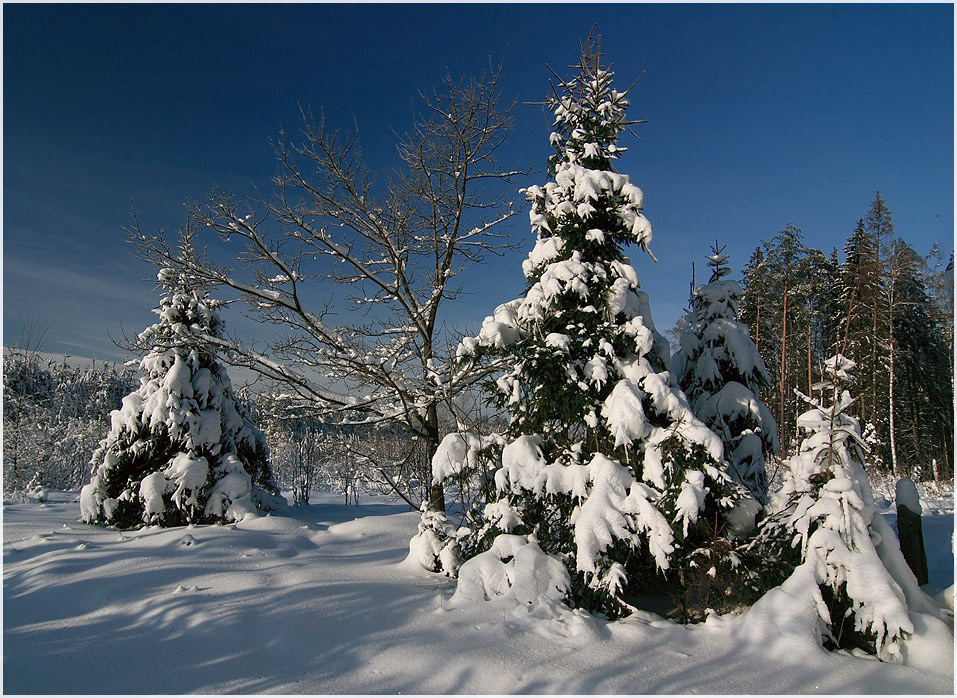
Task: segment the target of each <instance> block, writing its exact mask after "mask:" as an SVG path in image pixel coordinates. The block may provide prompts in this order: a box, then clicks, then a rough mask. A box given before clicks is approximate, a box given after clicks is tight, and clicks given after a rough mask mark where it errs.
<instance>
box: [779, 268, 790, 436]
mask: <svg viewBox="0 0 957 698" xmlns="http://www.w3.org/2000/svg"><path fill="white" fill-rule="evenodd" d="M789 271H790V270H789V269H787V268H785V271H784V306H783V310H782V313H781V377H780V384H779V387H778V390H779V391H780V395H779V397H780V404H779V407H778V425H779V428H784V405H785V400H786V395H785V392H784V386H785V383H786V375H785V374H786V371H787V356H788V282H789V281H790V279H789V278H788V277H789Z"/></svg>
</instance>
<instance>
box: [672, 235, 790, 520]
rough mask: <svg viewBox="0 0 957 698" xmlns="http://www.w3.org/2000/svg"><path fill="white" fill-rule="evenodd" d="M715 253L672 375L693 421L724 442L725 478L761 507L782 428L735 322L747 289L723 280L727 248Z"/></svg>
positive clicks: (752, 350)
mask: <svg viewBox="0 0 957 698" xmlns="http://www.w3.org/2000/svg"><path fill="white" fill-rule="evenodd" d="M711 252H712V254H711V255H710V256H709V257H708V266H709V267H710V268H711V279H710V281H709V283H707V284H705V285H702V286H699V287H698V288H696V289H695V290H694V293H693V296H692V300H691V306H692V307H691V312H690V313H689V324H688V328H687V330H686V331H685V332H684V333H682V336H681V348H680V349H679V351H678V352H677V354H675V356H674V358H673V360H672V370H673V371H674V374H675V377H676V378H677V380H678V384H679V385H680V386H681V389H682V390H683V391H684V393H685V395H686V396H687V397H688V401H689V402H690V403H691V408H692V409H693V410H694V413H695V415H696V416H697V417H698V418H699V419H700V420H701V421H703V422H704V423H705V424H707V425H708V426H709V427H710V428H711V429H712V430H713V431H714V432H715V433H716V434H717V435H718V436H719V437H721V441H722V442H723V443H724V454H725V458H726V459H727V462H728V474H729V475H730V476H731V477H732V479H733V480H734V481H735V482H737V483H738V484H740V485H743V486H744V487H745V488H747V489H748V491H749V492H751V495H752V496H753V497H754V498H755V499H757V500H758V501H760V502H762V503H763V502H765V501H766V499H767V489H768V476H767V471H766V469H765V454H773V453H777V451H778V435H777V425H776V424H775V422H774V417H772V416H771V412H770V411H769V410H768V408H767V406H766V405H765V404H764V403H763V402H762V401H761V399H760V398H759V397H758V394H759V391H760V390H761V389H763V388H767V387H769V386H770V378H769V377H768V372H767V369H766V368H765V365H764V360H763V359H762V358H761V355H760V354H759V353H758V350H757V348H756V347H755V346H754V342H753V341H751V336H750V334H749V333H748V328H747V327H746V326H745V325H743V324H741V323H740V322H738V320H737V317H738V306H739V304H740V301H741V296H742V295H743V291H742V290H741V287H740V286H739V285H738V282H737V281H732V280H730V279H727V278H726V277H727V276H728V275H729V274H730V273H731V268H730V267H729V266H728V256H727V255H726V254H724V247H718V243H717V242H715V244H714V246H713V247H712V248H711Z"/></svg>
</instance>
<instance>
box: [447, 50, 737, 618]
mask: <svg viewBox="0 0 957 698" xmlns="http://www.w3.org/2000/svg"><path fill="white" fill-rule="evenodd" d="M549 105H550V107H551V108H552V109H553V111H554V114H555V132H554V133H552V134H551V139H550V140H551V144H552V145H553V146H554V147H555V149H556V152H555V153H554V154H553V155H552V156H551V157H550V158H549V173H550V175H552V181H549V182H548V183H547V184H545V185H544V186H532V187H529V188H528V189H527V190H526V191H525V193H526V195H527V197H528V199H529V201H530V202H531V204H532V208H531V212H530V219H531V225H532V228H533V230H534V232H535V233H536V234H537V240H536V243H535V246H534V248H533V249H532V251H531V252H530V254H529V256H528V259H527V260H526V261H525V262H524V263H523V271H524V273H525V276H526V278H527V279H528V291H527V293H526V294H525V296H524V297H522V298H518V299H516V300H514V301H511V302H509V303H505V304H503V305H501V306H499V307H498V308H496V310H495V312H494V314H493V315H492V316H490V317H488V318H486V320H485V322H484V323H483V325H482V329H481V331H480V333H479V334H478V336H476V337H471V338H466V339H465V340H463V342H462V344H461V346H460V348H459V351H458V355H459V360H460V361H462V362H488V363H489V364H490V365H491V366H493V367H497V368H498V369H499V377H498V378H497V380H496V381H494V384H493V385H492V386H491V395H492V400H493V402H494V403H495V404H496V406H498V407H499V408H501V409H503V410H504V411H506V412H507V413H508V414H509V416H510V422H509V424H508V427H507V429H506V430H505V433H504V434H503V436H504V444H503V446H502V448H501V461H500V464H499V465H500V467H499V468H498V470H497V471H496V472H495V473H494V493H493V496H491V497H490V498H489V499H488V500H487V501H486V503H485V506H484V508H483V509H482V511H481V512H479V513H478V514H477V515H476V517H475V520H476V525H475V528H474V530H473V531H472V533H471V534H470V535H468V536H466V537H464V538H460V539H459V540H458V543H459V545H460V547H461V550H462V554H463V556H464V558H465V559H466V562H465V563H464V564H463V566H462V571H461V574H462V580H463V582H464V581H465V580H466V573H467V570H472V569H475V568H476V566H477V565H476V564H472V563H471V562H470V561H471V560H479V559H481V560H486V561H489V560H492V559H493V558H497V560H498V563H496V564H498V565H499V567H496V564H492V563H491V562H487V563H486V562H483V563H482V564H481V565H480V567H481V569H482V570H485V571H486V572H488V570H493V571H494V569H497V570H498V571H497V572H494V574H493V573H492V572H488V574H493V576H494V578H495V579H496V580H498V581H497V582H495V583H494V584H493V583H492V582H489V581H488V580H486V581H484V582H481V584H479V582H474V584H476V585H479V586H481V587H482V588H483V589H485V590H486V592H485V593H490V592H489V590H490V589H491V590H493V591H494V593H504V592H502V589H504V588H505V586H509V585H512V584H514V576H515V574H518V570H519V568H520V567H521V566H520V565H519V564H518V562H519V561H518V558H517V554H513V553H509V552H508V551H509V550H515V549H517V548H521V549H523V550H535V551H540V552H541V554H542V555H545V556H547V557H548V558H549V559H550V560H552V561H553V562H554V563H555V564H561V565H563V566H564V567H565V569H566V571H567V574H568V580H569V581H568V583H567V585H562V586H561V591H562V594H563V595H565V596H567V598H568V600H569V601H570V602H571V603H572V604H574V605H576V606H581V607H584V608H586V609H588V610H592V611H600V612H604V613H606V614H608V615H612V616H613V615H620V614H621V613H623V612H626V611H627V609H628V602H627V598H628V596H629V595H630V594H633V593H636V592H639V591H642V590H651V589H656V590H660V589H667V590H669V591H670V592H671V593H673V594H674V595H675V597H676V598H677V599H678V600H679V602H680V601H682V600H687V599H689V598H690V597H689V596H688V594H687V592H689V591H690V588H691V587H692V586H695V585H697V584H700V583H702V582H703V583H705V584H709V585H710V584H711V583H712V582H713V581H714V577H715V576H718V571H717V570H718V568H722V567H725V566H727V567H730V565H731V564H732V559H731V556H730V550H731V546H730V544H729V543H728V541H727V540H726V538H725V536H726V535H727V526H726V523H727V517H728V515H729V513H730V512H731V511H732V509H733V508H734V506H735V504H736V502H738V501H739V500H740V499H741V497H742V496H743V494H744V493H743V491H742V490H741V489H740V488H738V487H737V486H735V485H734V484H733V482H732V481H731V480H730V478H729V477H728V476H727V475H726V474H725V473H724V472H723V468H722V465H721V461H722V444H721V440H720V439H719V438H718V437H717V436H716V435H715V434H714V433H713V432H712V431H711V430H710V429H708V428H707V427H706V426H705V425H704V424H702V423H701V421H700V420H698V419H697V418H696V417H695V415H694V414H693V413H692V411H691V408H690V406H689V405H688V402H687V399H686V398H685V396H684V394H683V393H682V392H681V391H680V389H679V388H678V387H677V385H676V384H675V381H674V379H673V377H672V375H671V374H670V373H669V372H668V367H669V362H670V352H669V348H668V344H667V342H666V340H665V339H664V337H662V336H661V335H660V334H659V333H658V332H657V330H656V329H655V326H654V323H653V321H652V319H651V311H650V306H649V302H648V297H647V295H646V294H645V293H644V292H642V291H641V290H640V288H639V283H638V275H637V274H636V272H635V270H634V268H633V267H632V266H631V264H630V262H629V260H628V258H627V257H626V256H625V255H624V253H623V251H622V248H623V247H624V246H625V245H629V244H632V245H636V246H638V247H639V248H640V249H643V250H645V251H648V252H649V254H650V251H649V245H650V243H651V239H652V226H651V223H650V222H649V221H648V219H647V218H645V216H644V214H643V213H642V209H643V207H644V195H643V193H642V191H641V189H639V188H638V187H637V186H635V185H634V184H633V183H632V182H631V180H630V179H629V177H628V176H627V175H624V174H619V173H618V172H616V171H615V170H614V167H613V162H614V161H615V160H616V159H617V158H618V157H619V155H620V154H621V153H622V152H624V151H625V148H623V147H620V146H618V145H617V140H618V135H619V134H620V133H621V132H622V131H623V130H624V129H625V128H626V127H627V125H628V124H629V123H631V122H628V121H627V120H626V118H625V108H626V107H627V105H628V97H627V94H626V93H621V92H618V91H617V90H615V89H614V88H613V87H612V73H611V72H610V71H609V70H607V69H604V68H602V67H601V64H600V56H599V55H598V54H597V53H594V52H592V51H591V50H590V49H586V51H585V53H584V55H583V57H582V60H581V63H580V73H579V75H577V76H575V77H574V78H572V79H571V80H569V81H567V82H564V83H561V84H560V85H559V86H558V88H557V89H556V90H555V91H554V94H553V96H552V97H551V98H550V100H549ZM458 446H460V447H461V448H459V450H460V451H462V452H463V454H465V455H464V456H463V458H460V459H459V461H462V462H465V461H467V460H468V458H467V455H468V453H469V452H470V451H471V450H472V449H471V447H470V446H469V444H468V442H467V441H462V442H460V443H459V444H458ZM434 465H439V466H442V467H443V468H444V467H445V466H444V464H441V463H440V464H434ZM451 470H452V471H454V470H455V468H452V469H451ZM442 474H443V473H442V472H440V470H438V469H437V470H436V475H437V476H439V477H441V476H442ZM502 536H507V538H505V539H502ZM500 539H502V540H507V541H509V543H508V545H507V546H505V545H504V543H499V540H500ZM532 544H534V548H532V547H531V546H532ZM503 546H504V547H503ZM522 546H528V547H522ZM505 548H508V550H505ZM705 551H706V552H705ZM490 553H491V556H490V555H489V554H490ZM503 555H504V557H503ZM510 556H512V557H514V558H515V559H514V560H511V561H509V560H508V559H507V558H509V557H510ZM530 557H535V556H530ZM705 557H707V558H709V560H708V566H707V567H705V568H704V570H703V571H704V572H705V573H706V574H705V576H706V577H707V578H708V579H707V581H703V580H695V579H693V577H694V575H693V574H691V573H692V572H693V571H694V570H695V569H697V568H700V565H701V564H702V561H703V558H705ZM513 563H514V570H513V571H514V574H512V573H510V572H509V571H508V570H509V569H512V568H509V567H508V565H512V564H513ZM535 564H536V565H538V563H535ZM493 568H494V569H493ZM686 573H687V574H686ZM707 573H711V574H710V575H709V574H707ZM482 574H483V575H485V572H483V573H482ZM486 576H488V575H486ZM489 579H491V577H489ZM499 582H501V584H499ZM467 583H468V584H469V585H472V584H473V581H469V582H467ZM509 588H512V587H511V586H509ZM692 596H695V597H700V596H702V595H701V594H699V593H697V591H695V593H694V594H692ZM701 610H702V611H703V609H701ZM687 615H689V616H690V615H693V611H692V610H691V609H690V608H689V609H688V613H687Z"/></svg>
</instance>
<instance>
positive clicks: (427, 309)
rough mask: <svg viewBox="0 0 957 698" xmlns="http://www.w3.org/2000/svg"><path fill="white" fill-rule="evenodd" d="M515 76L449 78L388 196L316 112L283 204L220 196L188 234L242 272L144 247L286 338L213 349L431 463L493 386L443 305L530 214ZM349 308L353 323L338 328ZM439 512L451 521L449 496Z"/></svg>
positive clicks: (278, 197) (283, 170) (140, 238)
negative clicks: (454, 336) (506, 228)
mask: <svg viewBox="0 0 957 698" xmlns="http://www.w3.org/2000/svg"><path fill="white" fill-rule="evenodd" d="M500 75H501V69H499V70H497V71H493V72H492V73H491V74H490V75H489V76H487V77H486V76H483V77H482V78H480V79H472V80H468V81H454V80H452V79H451V78H446V79H445V80H444V81H443V85H442V88H441V89H440V90H437V91H433V92H432V93H429V94H425V93H423V94H422V95H421V96H422V107H423V109H422V111H421V113H419V114H417V115H416V116H415V119H414V126H413V128H412V130H411V131H410V132H409V133H408V134H407V135H405V136H403V137H400V138H399V139H398V145H397V152H398V165H397V167H396V168H394V171H393V172H392V173H391V175H390V177H389V179H388V181H387V182H384V183H383V184H381V185H379V184H377V182H376V180H375V178H374V177H373V175H372V173H371V172H370V171H369V170H368V169H367V167H366V166H365V165H364V163H363V160H362V157H361V155H360V152H359V142H358V134H354V135H345V134H343V133H341V132H340V131H338V130H334V129H330V128H329V127H328V126H327V125H326V123H325V120H324V119H323V118H322V117H320V118H319V119H318V120H316V119H315V118H314V117H313V115H312V114H311V112H309V111H308V110H303V112H302V133H301V135H302V141H301V142H298V143H293V142H291V141H290V140H289V139H288V138H287V136H286V134H285V133H280V136H279V138H278V139H277V141H276V142H275V143H274V147H275V151H276V156H277V160H278V163H279V168H278V172H277V174H276V176H275V178H274V183H275V189H274V191H273V192H272V194H271V196H265V195H257V196H254V197H242V198H236V197H233V196H232V195H231V194H229V193H227V192H224V191H222V190H216V191H214V192H213V193H212V194H211V195H210V198H209V201H208V202H207V203H206V204H199V203H196V204H193V205H192V206H191V207H190V216H189V219H188V221H187V224H186V226H185V227H184V228H183V229H182V230H181V231H180V236H181V237H183V238H188V239H189V240H191V241H192V242H193V244H195V245H197V248H198V247H199V245H200V244H201V239H200V237H201V235H202V233H203V231H204V230H211V231H214V232H215V233H218V235H219V236H220V238H221V239H222V240H223V241H224V242H226V243H233V244H235V243H239V244H240V245H242V251H241V253H240V254H238V255H237V266H236V268H231V267H227V266H219V265H217V264H214V263H212V262H211V261H210V260H208V259H205V258H203V259H200V258H199V257H198V256H196V255H194V256H193V257H191V258H182V257H181V256H178V255H177V250H176V247H175V246H169V245H168V243H167V242H166V240H164V238H163V235H162V233H158V234H156V235H147V234H144V233H143V232H142V231H141V230H140V228H139V225H138V224H135V225H134V227H133V228H132V229H131V230H130V231H129V233H130V235H131V238H132V240H133V241H134V243H135V244H136V246H137V249H138V252H139V254H140V255H141V256H142V257H144V258H145V259H147V260H149V261H150V262H152V263H153V264H155V265H156V266H158V267H177V266H180V267H182V266H184V265H185V266H188V267H189V269H188V271H189V272H190V273H191V274H193V275H194V276H195V277H196V278H198V279H201V280H203V281H204V282H206V283H208V284H210V285H215V286H221V287H227V288H230V289H233V290H234V291H235V292H237V294H238V296H239V297H240V298H242V299H243V300H244V301H245V302H246V303H247V304H248V307H249V309H250V314H251V315H252V316H254V317H256V318H257V319H259V320H261V321H263V322H267V323H271V324H273V325H276V326H277V327H278V328H279V332H278V333H277V337H276V338H275V339H274V340H271V341H269V343H268V346H267V348H265V349H263V350H259V349H256V348H255V347H254V345H252V344H249V343H242V342H240V341H237V340H230V341H224V340H215V339H213V338H210V341H211V342H212V343H214V344H218V347H219V349H220V350H222V351H223V352H225V353H226V354H227V355H228V357H229V358H228V359H227V360H229V361H231V362H232V363H236V364H241V365H245V366H248V367H249V368H252V369H254V370H256V371H257V372H259V373H260V374H261V375H262V376H264V377H266V378H267V379H269V380H272V381H274V382H275V383H276V384H278V386H279V387H280V388H281V389H282V390H283V391H284V392H285V393H286V394H287V395H288V396H290V397H291V398H292V399H291V400H290V401H289V402H288V404H290V405H291V406H292V407H293V408H294V409H298V410H308V411H310V412H311V413H313V414H320V415H321V414H329V413H331V412H335V411H339V412H342V411H347V412H348V414H361V415H363V419H364V420H365V421H369V422H375V421H381V422H396V423H399V424H401V425H402V426H404V427H405V428H406V429H407V430H408V432H409V433H410V435H411V436H412V437H414V438H415V439H419V440H422V441H423V442H424V444H425V445H426V447H427V451H428V453H430V454H431V453H432V452H433V451H434V449H435V447H436V445H437V444H438V442H439V440H440V436H441V435H440V434H439V417H438V415H439V411H438V410H439V405H440V404H442V403H445V404H447V405H448V406H449V409H454V407H453V405H452V399H453V398H454V396H455V395H456V393H457V392H458V391H459V390H460V389H461V388H462V387H463V386H465V385H468V383H469V382H470V381H474V380H477V376H475V375H474V374H467V373H462V372H457V370H456V369H455V367H454V365H453V361H452V360H451V357H450V355H449V345H452V344H453V343H452V342H447V343H446V344H445V345H444V346H442V345H440V342H439V339H440V337H441V328H442V325H441V322H440V315H439V311H440V308H441V307H442V305H443V302H444V301H449V300H453V299H455V298H456V297H457V296H458V295H459V294H460V293H461V291H462V287H461V283H460V280H457V277H458V276H459V274H460V273H461V272H462V271H463V270H464V269H465V268H466V267H467V266H468V265H469V264H471V263H476V262H481V261H482V260H483V259H484V257H485V256H486V255H487V254H488V253H489V252H493V253H499V252H501V250H502V249H503V248H505V247H507V246H508V242H507V240H506V239H504V238H503V237H502V234H501V228H502V224H503V223H504V222H505V221H507V220H508V219H509V218H510V217H512V216H513V215H515V213H517V210H516V209H515V208H514V207H513V205H512V202H511V200H510V198H509V196H508V191H509V188H508V187H506V186H505V185H506V184H507V183H508V182H510V181H511V179H512V178H513V177H514V176H517V175H520V174H524V172H520V171H513V170H507V169H505V168H503V167H501V166H500V165H499V164H498V163H497V162H496V154H497V152H498V151H499V150H500V148H501V146H502V145H503V143H504V142H505V139H506V136H507V135H508V132H509V128H510V125H511V111H512V105H508V106H503V105H502V103H501V102H500V95H499V92H498V87H497V85H498V80H499V76H500ZM337 292H340V293H342V292H344V295H343V296H342V297H340V298H337V297H336V293H337ZM317 297H318V298H320V300H319V301H316V300H315V299H316V298H317ZM344 301H345V302H347V303H348V313H344V314H343V315H342V316H340V317H338V318H336V317H334V311H335V310H340V311H341V310H345V309H346V308H345V307H344V306H343V305H342V303H343V302H344ZM430 500H431V501H430V506H431V507H432V508H434V509H438V510H443V509H444V495H443V492H442V490H441V488H440V487H433V488H432V490H431V492H430Z"/></svg>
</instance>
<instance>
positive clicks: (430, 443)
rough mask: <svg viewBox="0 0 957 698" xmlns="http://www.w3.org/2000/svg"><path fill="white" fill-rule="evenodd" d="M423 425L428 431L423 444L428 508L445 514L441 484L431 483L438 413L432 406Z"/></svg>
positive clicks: (437, 443)
mask: <svg viewBox="0 0 957 698" xmlns="http://www.w3.org/2000/svg"><path fill="white" fill-rule="evenodd" d="M425 425H426V429H427V430H428V436H427V437H426V441H425V443H426V446H427V448H426V453H427V454H428V478H429V508H430V509H431V510H432V511H441V512H445V488H444V487H443V486H442V483H438V484H436V483H433V482H432V465H431V464H432V456H433V455H435V451H436V449H438V447H439V411H438V408H436V406H435V405H434V404H432V405H429V408H428V410H427V411H426V417H425Z"/></svg>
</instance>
